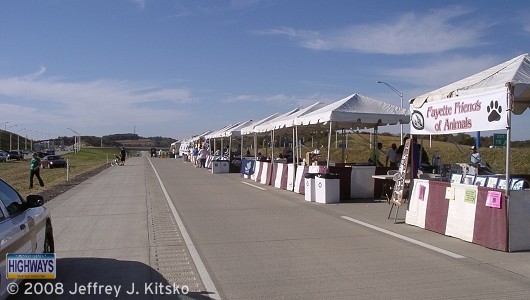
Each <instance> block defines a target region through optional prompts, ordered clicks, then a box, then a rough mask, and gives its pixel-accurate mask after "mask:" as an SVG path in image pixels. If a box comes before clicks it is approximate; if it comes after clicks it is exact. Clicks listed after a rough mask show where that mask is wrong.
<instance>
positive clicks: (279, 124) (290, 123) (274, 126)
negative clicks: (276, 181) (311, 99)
mask: <svg viewBox="0 0 530 300" xmlns="http://www.w3.org/2000/svg"><path fill="white" fill-rule="evenodd" d="M324 106H325V104H324V103H322V102H316V103H313V104H311V105H309V106H307V107H304V108H296V109H294V110H291V111H289V112H287V113H285V114H283V115H280V116H278V117H277V118H274V119H272V120H270V121H268V122H265V123H263V124H260V125H258V126H256V127H255V128H254V131H255V132H257V133H263V132H271V139H272V140H274V139H275V133H276V132H277V131H279V130H282V129H289V128H292V131H293V132H292V134H293V142H294V141H297V140H298V139H297V136H296V134H297V133H296V130H295V121H296V118H297V117H301V116H304V115H307V114H308V113H311V112H313V111H315V110H317V109H319V108H321V107H324ZM294 145H295V148H296V147H297V145H298V143H294ZM295 150H296V149H295ZM295 153H297V152H295ZM272 155H273V156H274V147H273V153H272ZM297 157H298V156H297Z"/></svg>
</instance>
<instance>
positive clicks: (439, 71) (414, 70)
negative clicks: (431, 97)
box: [380, 55, 502, 88]
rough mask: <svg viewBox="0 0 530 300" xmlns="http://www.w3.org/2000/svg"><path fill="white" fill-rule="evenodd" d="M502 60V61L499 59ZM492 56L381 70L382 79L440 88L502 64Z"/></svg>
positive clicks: (430, 61)
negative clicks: (387, 78)
mask: <svg viewBox="0 0 530 300" xmlns="http://www.w3.org/2000/svg"><path fill="white" fill-rule="evenodd" d="M501 60H502V59H501ZM501 60H499V58H498V57H494V56H488V55H484V56H476V57H465V56H453V57H443V58H437V60H428V61H422V62H421V63H418V64H417V65H415V66H411V67H407V68H391V69H386V70H381V72H380V74H382V75H383V77H392V78H395V79H399V80H400V81H403V82H408V83H411V84H413V85H417V86H424V87H436V88H438V87H442V86H445V85H447V84H449V83H451V82H454V81H457V80H460V79H463V78H465V77H467V76H470V75H473V74H475V73H477V72H480V71H483V70H486V69H488V68H490V67H492V66H494V65H497V64H499V63H500V62H502V61H501Z"/></svg>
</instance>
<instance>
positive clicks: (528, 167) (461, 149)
mask: <svg viewBox="0 0 530 300" xmlns="http://www.w3.org/2000/svg"><path fill="white" fill-rule="evenodd" d="M378 142H382V143H383V150H384V151H386V150H388V149H389V148H390V145H391V144H392V143H396V144H397V145H399V137H395V136H386V135H380V136H378ZM419 142H420V143H421V144H422V145H423V147H424V148H425V150H426V151H427V154H428V155H429V159H430V160H432V157H433V154H434V153H436V152H438V153H439V154H440V156H441V158H442V164H451V163H469V161H470V155H471V151H470V149H469V148H470V146H467V145H455V144H452V143H448V142H439V141H432V145H431V147H430V145H429V144H430V143H429V138H428V137H426V138H424V139H423V140H422V139H421V138H420V139H419ZM338 143H339V144H340V143H341V137H340V136H339V137H338ZM327 145H328V139H327V137H322V138H320V139H315V140H314V141H313V145H311V141H306V144H305V147H306V148H304V149H303V150H302V158H303V157H305V153H306V152H308V151H312V150H313V149H317V148H318V149H320V150H321V153H322V156H323V159H325V158H326V155H327ZM321 146H324V147H323V148H321ZM258 151H260V152H261V153H262V154H263V155H265V153H267V154H268V155H270V154H271V149H270V148H269V149H268V150H267V152H265V149H263V148H261V149H258ZM479 152H480V154H481V157H482V159H483V160H484V161H486V162H488V163H489V164H490V165H491V167H492V169H493V171H495V172H496V173H499V174H501V173H505V170H506V149H505V148H487V147H484V148H480V149H479ZM277 153H279V152H278V149H275V154H277ZM344 154H345V162H347V163H355V162H357V163H359V162H368V157H369V156H370V137H369V135H368V134H349V135H348V148H347V149H345V151H344ZM341 158H342V149H340V148H337V147H336V143H335V137H333V138H332V142H331V153H330V161H331V162H340V161H341ZM384 160H385V157H382V158H381V161H382V162H384ZM510 170H511V173H512V174H530V149H529V148H511V167H510Z"/></svg>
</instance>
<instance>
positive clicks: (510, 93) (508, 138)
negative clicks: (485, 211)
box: [504, 83, 514, 251]
mask: <svg viewBox="0 0 530 300" xmlns="http://www.w3.org/2000/svg"><path fill="white" fill-rule="evenodd" d="M506 87H507V91H506V98H507V99H506V100H507V102H508V103H507V104H508V109H507V110H508V111H507V114H506V121H507V123H508V126H507V127H506V189H505V192H504V194H505V198H506V245H507V248H508V249H507V250H508V251H510V219H509V216H510V213H509V211H510V156H511V155H510V152H511V144H512V130H511V126H512V109H513V92H514V91H513V90H514V86H513V85H512V84H511V83H506Z"/></svg>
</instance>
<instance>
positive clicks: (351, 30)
mask: <svg viewBox="0 0 530 300" xmlns="http://www.w3.org/2000/svg"><path fill="white" fill-rule="evenodd" d="M470 13H471V11H470V10H468V9H466V8H463V7H460V6H453V7H448V8H446V9H442V10H438V11H431V12H426V13H425V14H423V15H418V14H416V13H406V14H402V15H401V16H399V17H397V18H396V19H395V20H393V21H389V22H378V23H371V24H359V25H352V26H349V27H344V28H339V29H335V30H331V31H321V32H319V31H307V30H298V29H294V28H289V27H281V28H276V29H269V30H262V31H259V32H256V33H259V34H270V35H283V36H287V37H290V38H293V39H295V40H297V41H298V43H299V44H300V46H302V47H305V48H309V49H315V50H339V51H359V52H367V53H383V54H411V53H437V52H444V51H448V50H453V49H460V48H469V47H474V46H477V45H481V44H484V43H485V42H484V41H483V40H482V36H483V35H484V29H486V28H487V27H488V25H487V24H484V23H483V22H477V21H476V20H471V19H469V20H467V21H463V22H461V23H459V22H458V21H459V17H464V16H465V17H467V18H469V14H470Z"/></svg>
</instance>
